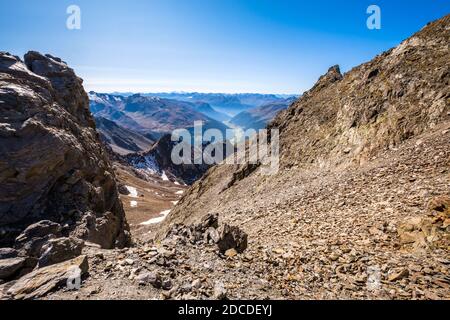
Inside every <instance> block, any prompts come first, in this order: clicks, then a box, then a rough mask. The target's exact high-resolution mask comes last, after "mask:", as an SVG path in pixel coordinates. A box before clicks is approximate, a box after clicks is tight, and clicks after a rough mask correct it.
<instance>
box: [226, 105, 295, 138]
mask: <svg viewBox="0 0 450 320" xmlns="http://www.w3.org/2000/svg"><path fill="white" fill-rule="evenodd" d="M295 100H296V98H295V97H291V98H287V99H283V100H280V101H277V102H271V103H268V104H265V105H262V106H260V107H256V108H253V109H249V110H246V111H242V112H241V113H239V114H238V115H236V116H235V117H233V118H232V119H231V120H230V121H229V123H230V124H232V125H234V126H237V127H241V128H242V129H244V130H246V129H255V130H259V129H264V128H265V127H266V126H267V124H268V123H269V122H270V121H272V120H273V119H274V118H275V116H276V115H277V114H278V112H280V111H282V110H285V109H287V108H288V107H289V106H290V105H291V103H293V102H294V101H295Z"/></svg>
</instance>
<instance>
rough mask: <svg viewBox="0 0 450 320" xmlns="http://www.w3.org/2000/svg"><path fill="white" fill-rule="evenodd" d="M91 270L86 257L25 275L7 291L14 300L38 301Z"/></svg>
mask: <svg viewBox="0 0 450 320" xmlns="http://www.w3.org/2000/svg"><path fill="white" fill-rule="evenodd" d="M88 269H89V264H88V260H87V257H86V256H79V257H77V258H75V259H72V260H69V261H65V262H62V263H59V264H54V265H51V266H48V267H45V268H42V269H36V270H35V271H33V272H31V273H29V274H27V275H25V276H24V277H22V278H20V279H19V280H17V281H16V282H15V283H14V284H13V285H12V286H11V287H10V288H9V289H8V291H7V295H9V296H10V297H11V298H13V299H36V298H39V297H43V296H45V295H46V294H48V293H49V292H51V291H52V290H55V289H57V288H58V287H61V286H62V285H65V284H67V282H68V280H73V279H74V278H76V277H78V276H82V275H83V274H85V273H86V272H87V271H88Z"/></svg>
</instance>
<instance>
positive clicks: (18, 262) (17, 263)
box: [0, 258, 26, 280]
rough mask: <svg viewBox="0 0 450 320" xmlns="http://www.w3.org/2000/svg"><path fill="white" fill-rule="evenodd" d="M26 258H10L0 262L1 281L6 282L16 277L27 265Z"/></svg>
mask: <svg viewBox="0 0 450 320" xmlns="http://www.w3.org/2000/svg"><path fill="white" fill-rule="evenodd" d="M25 261H26V259H25V258H9V259H2V260H0V279H1V280H6V279H9V278H11V277H12V276H14V274H16V273H17V272H18V271H19V269H20V268H22V267H23V266H24V264H25Z"/></svg>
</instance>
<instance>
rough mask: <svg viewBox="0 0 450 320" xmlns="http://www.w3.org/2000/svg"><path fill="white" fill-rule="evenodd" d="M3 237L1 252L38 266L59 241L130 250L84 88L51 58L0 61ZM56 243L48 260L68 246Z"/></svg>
mask: <svg viewBox="0 0 450 320" xmlns="http://www.w3.org/2000/svg"><path fill="white" fill-rule="evenodd" d="M0 234H1V237H0V246H2V247H12V246H15V247H16V249H17V250H18V251H19V252H20V253H21V255H23V256H25V257H34V258H35V259H39V257H40V255H41V253H42V252H41V249H42V248H43V246H44V245H46V244H47V245H48V244H49V241H50V240H51V239H56V238H60V237H69V236H74V237H77V238H79V239H81V240H86V241H91V242H95V243H98V244H100V245H101V246H102V247H104V248H112V247H114V246H124V245H126V244H127V243H128V242H129V232H128V225H127V222H126V220H125V215H124V211H123V208H122V204H121V202H120V200H119V198H118V192H117V186H116V182H115V179H114V174H113V171H112V169H111V167H110V164H109V160H108V158H107V155H106V153H105V151H104V149H103V148H102V146H101V144H100V142H99V137H98V134H97V133H96V130H95V124H94V120H93V118H92V116H91V114H90V111H89V100H88V96H87V94H86V93H85V91H84V89H83V86H82V80H81V79H80V78H78V77H77V76H76V75H75V73H74V71H73V70H72V69H71V68H69V67H68V66H67V64H66V63H65V62H63V61H62V60H61V59H59V58H55V57H52V56H50V55H41V54H40V53H37V52H29V53H27V54H26V55H25V61H24V62H22V61H21V60H20V59H19V58H18V57H15V56H13V55H10V54H8V53H4V52H2V53H0ZM19 235H20V236H19ZM52 241H53V242H52V245H50V247H48V246H47V247H45V248H46V250H47V251H48V250H50V251H48V252H47V251H46V252H47V255H48V254H50V252H52V251H51V250H54V248H57V247H61V246H62V247H64V246H66V245H67V244H68V242H67V241H66V242H64V243H59V244H58V241H57V240H52ZM69 247H70V245H69ZM52 248H53V249H52ZM75 252H76V253H77V254H78V252H79V245H78V244H77V245H75ZM52 254H53V253H52ZM70 257H71V255H69V256H67V257H65V258H70ZM41 258H42V257H41ZM47 258H49V259H47V260H45V261H46V262H44V260H41V261H42V263H43V264H48V263H49V261H51V260H54V261H58V262H59V261H60V260H61V259H63V258H62V256H59V257H56V256H55V255H52V256H51V257H50V256H47ZM50 258H51V259H50ZM65 258H64V259H65ZM36 262H37V260H36Z"/></svg>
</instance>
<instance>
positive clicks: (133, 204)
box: [130, 201, 138, 208]
mask: <svg viewBox="0 0 450 320" xmlns="http://www.w3.org/2000/svg"><path fill="white" fill-rule="evenodd" d="M137 205H138V203H137V201H130V206H131V207H132V208H136V207H137Z"/></svg>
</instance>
